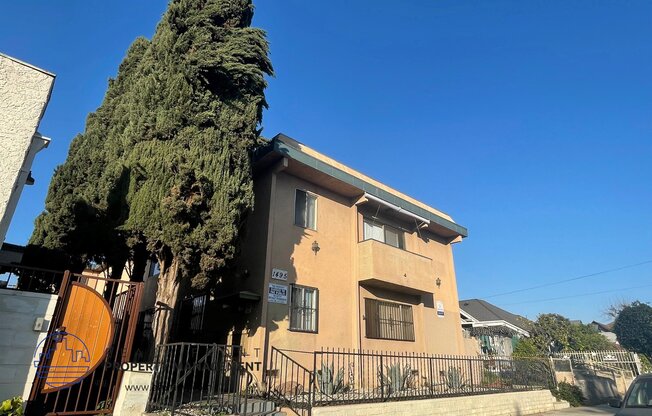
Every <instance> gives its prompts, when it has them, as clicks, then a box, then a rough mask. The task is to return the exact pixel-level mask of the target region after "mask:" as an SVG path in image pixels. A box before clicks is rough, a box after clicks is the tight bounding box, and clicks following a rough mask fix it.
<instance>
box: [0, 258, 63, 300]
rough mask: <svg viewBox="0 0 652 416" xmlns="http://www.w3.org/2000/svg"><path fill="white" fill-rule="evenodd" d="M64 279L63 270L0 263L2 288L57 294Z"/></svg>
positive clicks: (0, 283)
mask: <svg viewBox="0 0 652 416" xmlns="http://www.w3.org/2000/svg"><path fill="white" fill-rule="evenodd" d="M62 281H63V271H56V270H48V269H40V268H36V267H25V266H18V265H12V264H0V289H11V290H20V291H25V292H37V293H48V294H52V295H55V294H57V293H58V292H59V288H60V287H61V282H62Z"/></svg>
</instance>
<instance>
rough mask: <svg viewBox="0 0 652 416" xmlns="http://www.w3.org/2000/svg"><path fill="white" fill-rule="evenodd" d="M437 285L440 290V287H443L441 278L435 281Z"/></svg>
mask: <svg viewBox="0 0 652 416" xmlns="http://www.w3.org/2000/svg"><path fill="white" fill-rule="evenodd" d="M435 284H436V285H437V287H438V288H439V287H440V286H441V279H440V278H437V280H435Z"/></svg>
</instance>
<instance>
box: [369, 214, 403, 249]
mask: <svg viewBox="0 0 652 416" xmlns="http://www.w3.org/2000/svg"><path fill="white" fill-rule="evenodd" d="M363 239H364V240H377V241H380V242H382V243H385V244H389V245H390V246H394V247H397V248H403V232H402V231H400V230H398V229H396V228H394V227H390V226H389V225H385V224H381V223H377V222H374V221H372V220H369V219H366V218H365V220H364V230H363Z"/></svg>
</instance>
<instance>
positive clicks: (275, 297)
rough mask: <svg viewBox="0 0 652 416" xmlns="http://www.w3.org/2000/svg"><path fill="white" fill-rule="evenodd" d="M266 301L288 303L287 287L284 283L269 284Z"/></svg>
mask: <svg viewBox="0 0 652 416" xmlns="http://www.w3.org/2000/svg"><path fill="white" fill-rule="evenodd" d="M267 301H268V302H269V303H282V304H284V305H286V304H287V303H288V287H287V286H286V285H277V284H276V283H270V284H269V290H268V291H267Z"/></svg>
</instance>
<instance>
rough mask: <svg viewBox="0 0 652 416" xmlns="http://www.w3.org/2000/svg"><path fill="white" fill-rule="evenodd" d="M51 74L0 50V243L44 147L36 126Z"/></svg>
mask: <svg viewBox="0 0 652 416" xmlns="http://www.w3.org/2000/svg"><path fill="white" fill-rule="evenodd" d="M53 83H54V75H53V74H51V73H49V72H46V71H44V70H42V69H39V68H36V67H34V66H32V65H29V64H26V63H24V62H21V61H19V60H17V59H14V58H12V57H9V56H6V55H3V54H0V155H2V157H0V244H2V242H3V241H4V239H5V235H6V233H7V229H8V228H9V223H10V222H11V218H12V216H13V214H14V211H15V210H16V205H17V204H18V199H19V198H20V194H21V192H22V189H23V186H24V185H25V184H31V183H33V179H32V177H31V175H30V169H31V166H32V162H33V160H34V156H35V155H36V153H37V152H38V151H39V150H41V149H43V148H45V147H47V145H48V143H49V139H48V138H46V137H43V136H41V135H40V134H39V133H38V132H37V129H38V126H39V123H40V121H41V117H42V116H43V113H44V112H45V108H46V106H47V104H48V101H49V99H50V93H51V91H52V85H53Z"/></svg>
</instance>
